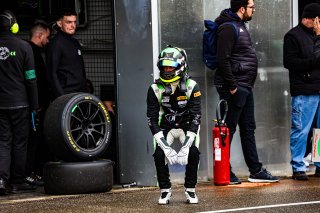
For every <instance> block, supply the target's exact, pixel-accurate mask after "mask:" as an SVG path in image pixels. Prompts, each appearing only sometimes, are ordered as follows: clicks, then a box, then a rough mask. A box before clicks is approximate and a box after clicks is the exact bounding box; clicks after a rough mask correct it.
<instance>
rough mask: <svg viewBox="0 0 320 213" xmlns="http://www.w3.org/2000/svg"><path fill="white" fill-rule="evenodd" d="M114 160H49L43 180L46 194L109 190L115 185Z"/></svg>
mask: <svg viewBox="0 0 320 213" xmlns="http://www.w3.org/2000/svg"><path fill="white" fill-rule="evenodd" d="M113 164H114V163H113V162H112V161H111V160H97V161H91V162H48V163H46V165H45V166H44V170H43V180H44V191H45V193H46V194H52V195H67V194H85V193H97V192H108V191H110V190H111V189H112V186H113Z"/></svg>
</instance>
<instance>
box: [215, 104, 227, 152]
mask: <svg viewBox="0 0 320 213" xmlns="http://www.w3.org/2000/svg"><path fill="white" fill-rule="evenodd" d="M222 103H223V105H224V106H223V107H224V115H223V118H222V119H221V110H220V105H221V104H222ZM227 112H228V102H227V101H226V100H224V99H221V100H220V101H219V103H218V106H217V110H216V116H217V124H218V127H219V131H220V135H221V138H222V146H226V143H225V141H224V139H225V137H226V134H225V133H224V132H223V131H222V129H221V125H225V120H226V117H227Z"/></svg>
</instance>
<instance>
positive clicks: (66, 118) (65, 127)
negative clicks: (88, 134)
mask: <svg viewBox="0 0 320 213" xmlns="http://www.w3.org/2000/svg"><path fill="white" fill-rule="evenodd" d="M83 101H89V102H92V103H93V104H95V105H96V106H97V107H98V108H99V110H100V111H101V112H102V113H101V114H102V115H103V117H104V119H105V121H106V126H105V130H104V132H105V135H104V137H103V139H102V141H101V142H100V143H99V145H98V146H97V147H96V148H95V149H92V150H86V149H83V148H82V147H80V146H79V145H78V144H76V143H75V141H74V139H73V137H72V135H71V129H70V120H71V115H72V110H73V108H74V107H75V106H76V105H78V104H80V103H82V102H83ZM111 125H112V124H111V119H110V116H109V114H108V111H107V109H106V107H105V106H104V104H103V103H102V102H101V101H100V100H99V99H98V98H96V97H95V96H94V95H92V94H89V93H78V94H75V95H74V96H73V97H72V98H71V99H70V100H69V101H68V102H67V103H66V106H65V108H64V110H63V112H62V119H61V132H62V134H63V138H64V141H65V143H66V146H67V147H68V149H69V150H70V151H71V152H72V154H74V155H75V156H76V157H79V158H80V159H87V160H90V159H94V158H97V157H99V156H100V155H101V154H103V152H104V151H105V150H106V149H107V147H108V145H109V144H108V143H109V141H110V137H111V131H112V130H111V129H112V128H111Z"/></svg>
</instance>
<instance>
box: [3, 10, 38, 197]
mask: <svg viewBox="0 0 320 213" xmlns="http://www.w3.org/2000/svg"><path fill="white" fill-rule="evenodd" d="M10 31H11V32H10ZM12 32H17V23H16V18H15V16H14V14H13V13H12V12H11V11H4V12H2V13H1V14H0V100H1V101H0V194H2V195H3V194H7V193H8V192H9V191H10V186H9V184H10V182H11V184H12V187H13V190H15V191H20V190H29V189H32V187H30V186H29V185H28V184H27V183H25V182H24V181H25V168H26V157H27V141H28V135H29V121H30V120H29V117H30V110H36V109H38V93H37V82H36V74H35V70H34V61H33V53H32V49H31V47H30V45H29V44H28V43H27V42H26V41H23V40H21V39H18V38H16V37H15V36H14V35H12ZM10 171H11V172H10Z"/></svg>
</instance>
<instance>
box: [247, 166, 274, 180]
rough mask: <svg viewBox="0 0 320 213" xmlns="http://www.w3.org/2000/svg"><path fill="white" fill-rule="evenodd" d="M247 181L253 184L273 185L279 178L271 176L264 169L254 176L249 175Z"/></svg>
mask: <svg viewBox="0 0 320 213" xmlns="http://www.w3.org/2000/svg"><path fill="white" fill-rule="evenodd" d="M248 181H249V182H253V183H273V182H278V181H279V178H278V177H275V176H272V175H271V173H270V172H268V171H267V170H266V169H264V168H261V171H260V172H258V173H256V174H250V176H249V178H248Z"/></svg>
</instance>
